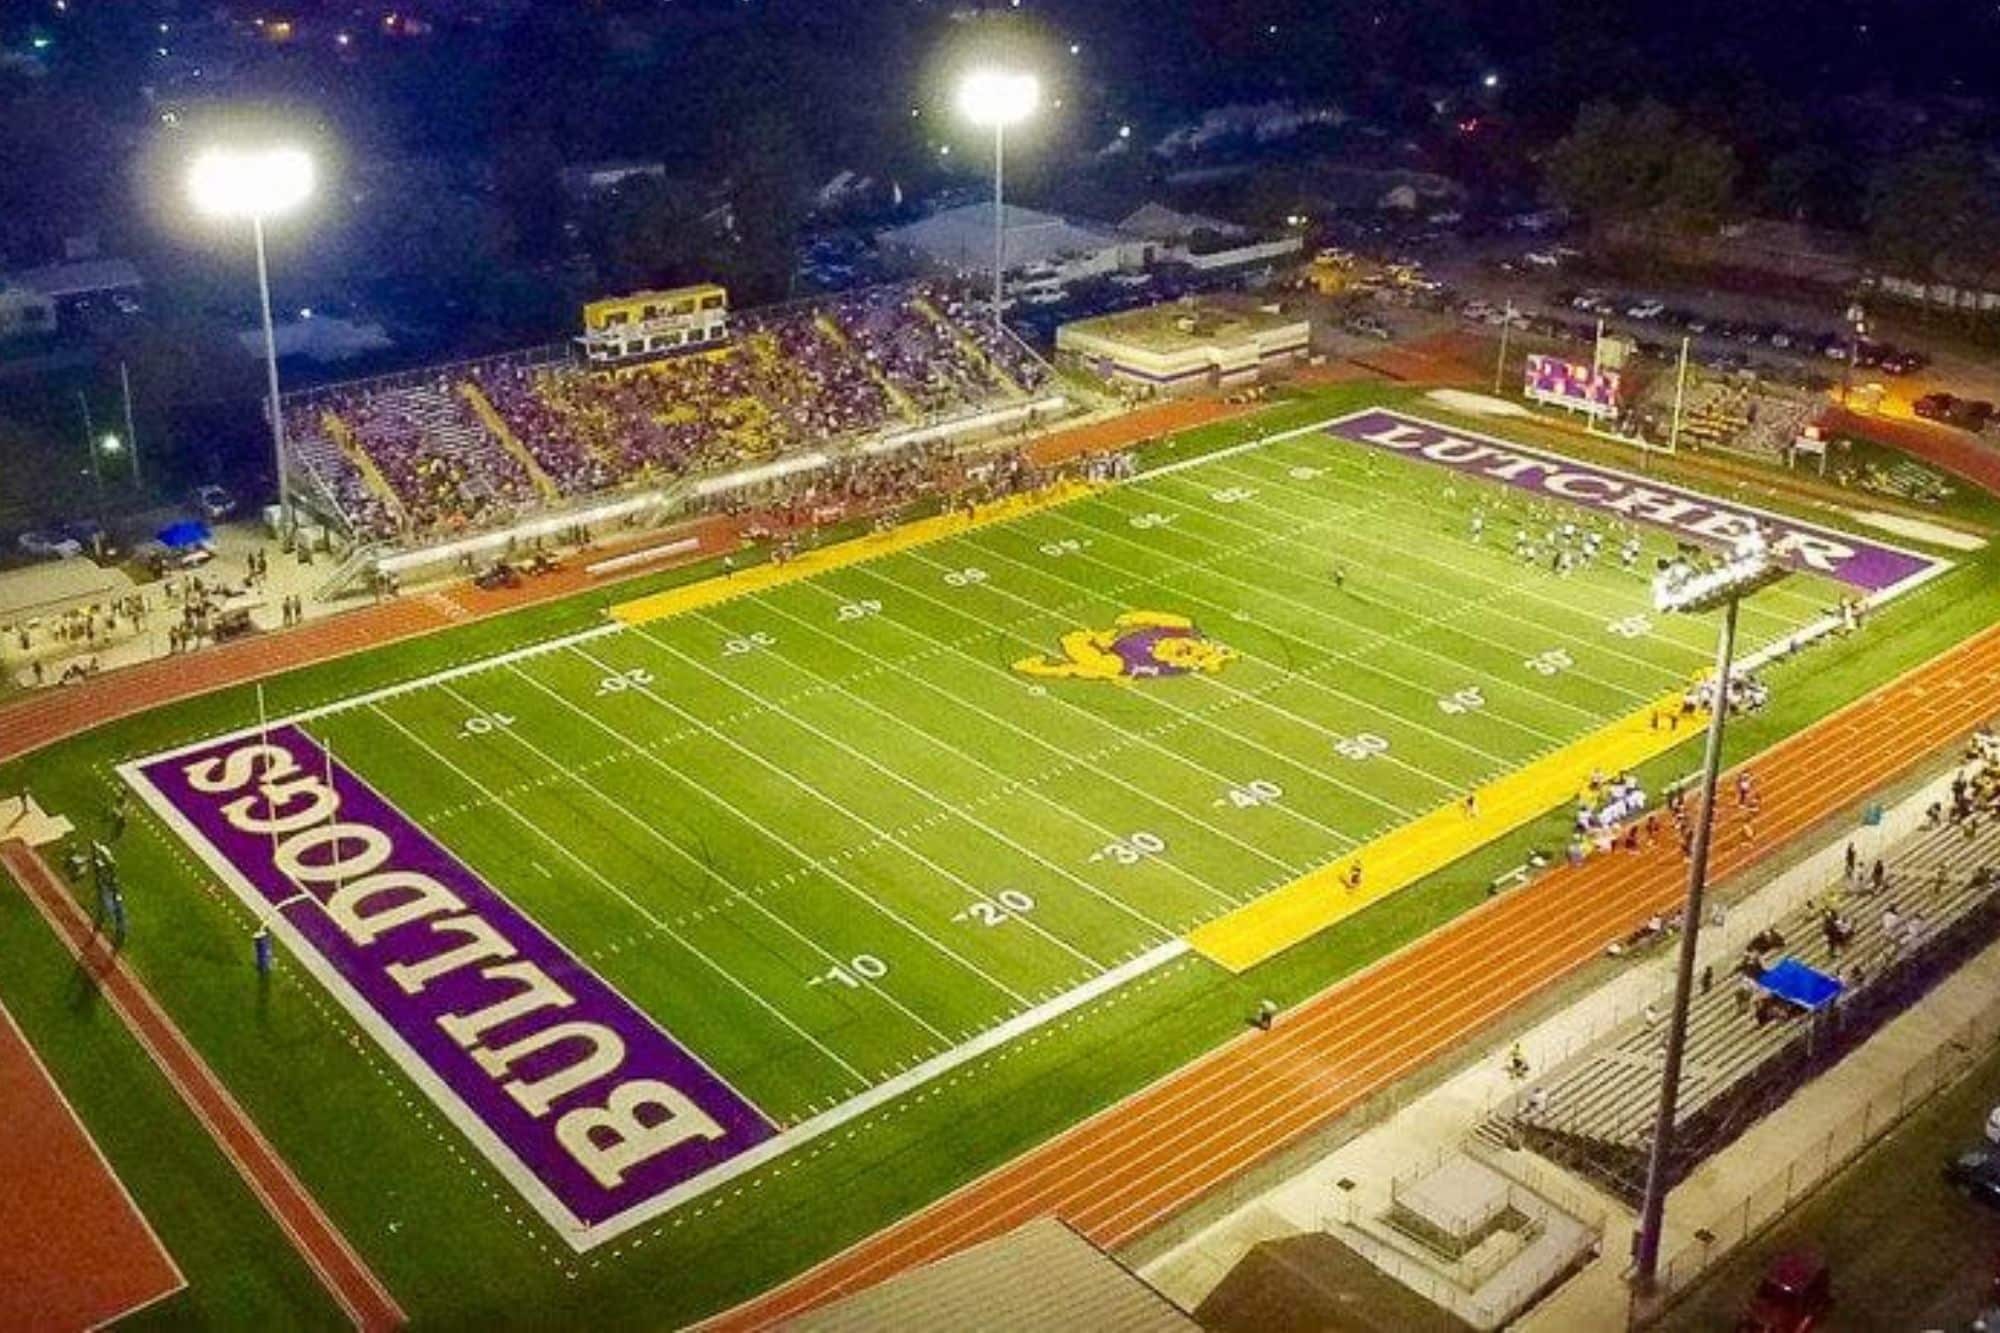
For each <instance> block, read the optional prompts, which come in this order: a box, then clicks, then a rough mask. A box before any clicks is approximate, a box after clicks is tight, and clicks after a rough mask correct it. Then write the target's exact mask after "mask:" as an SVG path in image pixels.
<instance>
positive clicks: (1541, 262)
mask: <svg viewBox="0 0 2000 1333" xmlns="http://www.w3.org/2000/svg"><path fill="white" fill-rule="evenodd" d="M1521 258H1522V259H1523V260H1525V261H1526V262H1528V263H1530V264H1533V265H1534V266H1535V267H1536V268H1561V267H1562V258H1561V256H1559V255H1557V254H1555V253H1554V252H1552V251H1549V250H1530V251H1528V253H1526V254H1524V255H1522V256H1521Z"/></svg>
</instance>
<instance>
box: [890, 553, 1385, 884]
mask: <svg viewBox="0 0 2000 1333" xmlns="http://www.w3.org/2000/svg"><path fill="white" fill-rule="evenodd" d="M904 554H908V556H910V558H914V560H918V562H922V564H928V566H930V568H938V570H948V568H950V566H946V564H938V562H936V560H932V558H928V556H924V554H922V552H916V550H912V552H904ZM854 570H856V572H864V574H868V576H870V578H878V580H884V582H888V584H890V586H894V588H900V590H904V592H908V594H910V596H916V598H920V600H926V602H930V604H932V606H938V608H942V610H948V612H950V614H954V616H958V618H970V616H972V612H970V610H966V608H962V606H952V604H950V602H946V600H940V598H936V596H932V594H930V592H924V590H922V588H918V586H916V584H914V582H900V580H896V578H888V576H886V574H880V572H876V570H870V568H866V566H854ZM970 590H990V592H996V594H1000V596H1006V598H1008V600H1016V602H1024V604H1028V602H1026V598H1022V596H1016V594H1014V592H1008V590H1006V588H996V586H994V584H992V582H982V584H976V588H970ZM1040 614H1048V612H1046V610H1042V612H1040ZM996 632H1000V634H1006V636H1008V638H1012V640H1014V642H1020V644H1024V646H1026V648H1030V650H1034V652H1044V650H1046V648H1048V644H1044V642H1040V640H1036V638H1030V636H1028V634H1022V632H1018V630H1014V628H1000V630H996ZM966 656H970V658H972V660H976V662H980V667H984V669H986V671H1000V669H998V667H994V664H992V662H986V660H982V658H976V656H972V654H970V652H968V654H966ZM1048 699H1054V701H1056V703H1060V705H1064V707H1068V709H1076V711H1078V713H1084V715H1088V717H1092V719H1094V717H1096V715H1094V713H1090V711H1088V709H1082V707H1080V705H1074V703H1070V701H1068V699H1064V697H1062V693H1060V691H1050V693H1048ZM1132 699H1140V701H1144V703H1148V705H1152V707H1156V709H1162V711H1166V713H1172V715H1176V717H1180V719H1186V723H1188V725H1194V727H1204V729H1208V731H1214V733H1216V735H1220V737H1222V739H1224V741H1228V743H1232V745H1242V747H1246V749H1252V751H1258V753H1260V755H1264V757H1266V759H1270V761H1274V763H1278V765H1284V767H1286V769H1296V771H1298V773H1304V775H1306V777H1308V779H1312V781H1314V783H1326V785H1330V787H1342V789H1344V791H1348V793H1350V795H1354V797H1358V799H1362V801H1366V803H1370V805H1380V807H1382V809H1394V807H1390V805H1386V803H1384V801H1380V799H1376V797H1372V795H1368V793H1364V791H1358V789H1352V787H1346V785H1344V783H1340V781H1336V779H1328V777H1324V775H1320V773H1318V771H1314V769H1310V767H1306V765H1304V763H1302V761H1298V759H1288V757H1284V755H1278V753H1276V751H1272V749H1268V747H1264V745H1258V743H1254V741H1248V739H1244V737H1238V735H1236V733H1232V731H1228V729H1224V727H1222V725H1220V723H1216V721H1214V719H1210V717H1206V715H1202V713H1196V711H1192V709H1184V707H1180V705H1176V703H1170V701H1166V699H1160V697H1158V695H1154V693H1146V691H1136V693H1134V695H1132ZM1146 745H1148V747H1150V749H1156V751H1160V753H1162V755H1174V757H1176V759H1178V761H1180V763H1184V765H1188V767H1190V769H1200V771H1202V773H1206V775H1208V777H1212V779H1216V781H1218V783H1220V785H1222V787H1224V789H1228V787H1234V785H1236V781H1242V779H1234V781H1232V779H1228V777H1224V775H1220V773H1216V771H1214V769H1210V767H1208V765H1202V763H1198V761H1194V759H1190V757H1188V755H1180V753H1176V751H1168V749H1166V747H1162V745H1158V743H1152V741H1146ZM1270 809H1274V811H1276V813H1280V815H1286V817H1290V819H1292V821H1296V823H1302V825H1308V827H1312V829H1316V831H1318V833H1320V835H1324V837H1330V839H1332V841H1334V843H1340V845H1346V847H1354V845H1356V839H1352V837H1350V835H1346V833H1342V831H1338V829H1334V827H1332V825H1326V823H1322V821H1318V819H1314V817H1312V815H1306V813H1302V811H1298V809H1292V807H1286V805H1274V807H1270ZM1294 875H1298V871H1294Z"/></svg>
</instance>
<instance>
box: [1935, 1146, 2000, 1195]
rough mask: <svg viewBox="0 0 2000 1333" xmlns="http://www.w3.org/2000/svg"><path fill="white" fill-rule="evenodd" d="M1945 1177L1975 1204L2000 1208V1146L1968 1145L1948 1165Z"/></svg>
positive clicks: (1945, 1167) (1946, 1165)
mask: <svg viewBox="0 0 2000 1333" xmlns="http://www.w3.org/2000/svg"><path fill="white" fill-rule="evenodd" d="M1944 1179H1945V1183H1946V1184H1947V1185H1950V1186H1951V1187H1952V1188H1953V1189H1955V1190H1957V1191H1958V1192H1959V1193H1961V1194H1963V1195H1964V1196H1965V1197H1966V1198H1968V1199H1971V1200H1973V1201H1974V1202H1975V1203H1983V1204H1985V1205H1986V1206H1987V1207H1988V1208H1994V1209H2000V1148H1994V1147H1992V1146H1990V1145H1987V1144H1981V1145H1980V1146H1979V1147H1977V1148H1967V1149H1966V1150H1965V1151H1964V1152H1962V1153H1960V1154H1959V1155H1958V1156H1956V1157H1954V1158H1952V1159H1951V1160H1950V1161H1948V1162H1946V1163H1945V1164H1944Z"/></svg>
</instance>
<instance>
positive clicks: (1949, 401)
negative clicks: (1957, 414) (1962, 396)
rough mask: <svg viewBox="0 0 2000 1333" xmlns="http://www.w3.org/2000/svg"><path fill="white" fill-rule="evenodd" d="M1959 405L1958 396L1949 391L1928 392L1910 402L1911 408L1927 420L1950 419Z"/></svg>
mask: <svg viewBox="0 0 2000 1333" xmlns="http://www.w3.org/2000/svg"><path fill="white" fill-rule="evenodd" d="M1957 407H1958V398H1957V396H1956V395H1953V394H1949V393H1927V394H1925V395H1924V396H1923V397H1921V398H1919V399H1917V401H1916V402H1914V403H1911V404H1910V410H1911V411H1912V412H1915V413H1916V414H1917V415H1918V416H1920V417H1922V418H1923V419H1924V420H1925V421H1949V420H1951V414H1952V412H1953V411H1954V410H1955V409H1956V408H1957Z"/></svg>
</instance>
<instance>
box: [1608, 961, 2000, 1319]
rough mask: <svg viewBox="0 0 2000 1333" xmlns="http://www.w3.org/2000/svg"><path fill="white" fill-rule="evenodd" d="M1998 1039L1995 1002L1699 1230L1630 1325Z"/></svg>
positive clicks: (1654, 1311)
mask: <svg viewBox="0 0 2000 1333" xmlns="http://www.w3.org/2000/svg"><path fill="white" fill-rule="evenodd" d="M1996 1041H2000V1000H1995V1001H1993V1002H1992V1003H1991V1004H1989V1005H1987V1006H1986V1007H1985V1008H1984V1009H1982V1010H1981V1011H1980V1012H1979V1013H1977V1014H1975V1015H1974V1016H1973V1017H1971V1018H1969V1019H1967V1020H1966V1021H1965V1022H1964V1023H1962V1024H1960V1025H1959V1026H1958V1028H1957V1029H1956V1030H1954V1031H1953V1032H1952V1033H1951V1035H1950V1036H1949V1037H1947V1038H1946V1039H1945V1040H1944V1041H1943V1042H1941V1043H1940V1044H1939V1045H1938V1046H1937V1047H1936V1049H1934V1050H1932V1051H1931V1052H1929V1053H1928V1054H1926V1055H1925V1056H1923V1057H1922V1058H1921V1059H1919V1060H1917V1061H1916V1062H1915V1063H1913V1064H1912V1065H1911V1066H1910V1067H1909V1068H1907V1069H1905V1070H1904V1071H1903V1075H1902V1077H1901V1078H1899V1079H1898V1080H1897V1081H1896V1082H1895V1084H1894V1085H1892V1086H1890V1087H1887V1088H1884V1089H1883V1090H1882V1091H1880V1092H1879V1093H1877V1094H1876V1095H1875V1096H1873V1097H1871V1098H1869V1100H1868V1101H1867V1102H1866V1103H1864V1104H1863V1105H1862V1106H1861V1107H1860V1108H1859V1109H1858V1110H1856V1111H1855V1112H1854V1113H1853V1114H1852V1115H1849V1116H1846V1117H1845V1118H1843V1119H1842V1120H1841V1121H1840V1122H1839V1123H1838V1124H1837V1125H1836V1126H1835V1127H1834V1128H1833V1129H1831V1130H1829V1131H1827V1133H1826V1134H1825V1135H1824V1136H1822V1137H1821V1138H1820V1139H1818V1140H1817V1141H1815V1142H1813V1143H1811V1144H1809V1145H1807V1147H1805V1148H1804V1149H1803V1150H1802V1151H1801V1152H1800V1153H1799V1154H1798V1155H1797V1156H1795V1157H1794V1158H1792V1160H1791V1161H1789V1162H1787V1163H1786V1164H1785V1165H1784V1166H1783V1167H1781V1168H1779V1169H1778V1170H1776V1171H1773V1172H1772V1173H1771V1174H1770V1175H1769V1176H1767V1177H1766V1178H1765V1179H1763V1180H1762V1181H1760V1182H1758V1183H1757V1184H1756V1185H1755V1186H1753V1187H1752V1188H1751V1189H1750V1190H1749V1191H1747V1192H1746V1193H1745V1194H1744V1195H1743V1197H1742V1199H1741V1200H1740V1201H1738V1202H1737V1203H1736V1204H1735V1205H1734V1206H1732V1207H1731V1208H1729V1209H1728V1210H1726V1211H1725V1212H1723V1213H1721V1214H1720V1215H1718V1216H1716V1217H1714V1218H1712V1219H1711V1220H1710V1221H1709V1222H1708V1223H1707V1224H1706V1225H1704V1226H1702V1227H1700V1228H1699V1229H1697V1230H1696V1231H1695V1233H1694V1235H1695V1239H1694V1240H1693V1241H1691V1242H1689V1244H1688V1245H1687V1246H1685V1247H1684V1248H1683V1249H1681V1250H1680V1252H1679V1253H1677V1254H1675V1255H1674V1256H1673V1258H1672V1259H1670V1260H1669V1261H1668V1262H1667V1263H1666V1264H1665V1265H1663V1266H1662V1268H1661V1272H1660V1280H1659V1287H1658V1290H1657V1291H1656V1292H1655V1293H1654V1294H1653V1295H1652V1296H1650V1297H1647V1298H1645V1299H1643V1300H1641V1299H1637V1298H1635V1300H1634V1303H1633V1307H1632V1319H1631V1324H1632V1327H1634V1328H1646V1327H1649V1326H1650V1325H1651V1324H1652V1323H1653V1322H1655V1321H1656V1320H1657V1319H1658V1318H1659V1317H1660V1315H1661V1314H1663V1313H1664V1312H1665V1310H1666V1309H1667V1307H1668V1306H1670V1305H1672V1303H1673V1302H1674V1300H1675V1298H1676V1297H1678V1296H1679V1295H1680V1294H1681V1293H1683V1292H1685V1291H1686V1290H1687V1289H1688V1288H1689V1287H1690V1286H1692V1285H1693V1284H1694V1283H1695V1282H1696V1281H1697V1280H1698V1279H1699V1278H1700V1277H1701V1276H1702V1274H1704V1273H1706V1272H1707V1271H1708V1270H1709V1269H1710V1268H1712V1267H1714V1266H1715V1265H1716V1264H1717V1263H1720V1262H1721V1261H1722V1260H1723V1259H1725V1258H1727V1257H1728V1256H1729V1255H1730V1254H1731V1253H1733V1252H1734V1251H1735V1250H1736V1249H1737V1247H1739V1246H1741V1245H1743V1244H1745V1243H1746V1242H1748V1241H1750V1240H1753V1239H1755V1238H1756V1237H1757V1236H1758V1235H1759V1234H1761V1233H1762V1232H1763V1231H1764V1230H1765V1229H1766V1228H1768V1227H1769V1226H1771V1225H1772V1224H1773V1223H1774V1222H1776V1221H1777V1220H1778V1219H1779V1218H1781V1217H1783V1216H1784V1215H1785V1214H1786V1213H1787V1212H1789V1211H1790V1210H1791V1208H1792V1207H1793V1205H1795V1204H1797V1203H1799V1202H1801V1201H1802V1200H1803V1199H1804V1198H1805V1196H1806V1195H1808V1194H1810V1193H1811V1192H1812V1191H1813V1190H1814V1189H1816V1188H1818V1187H1819V1185H1820V1184H1821V1183H1823V1182H1824V1181H1826V1180H1827V1179H1828V1178H1829V1177H1831V1176H1832V1175H1834V1174H1835V1173H1836V1172H1838V1171H1839V1170H1840V1169H1841V1168H1842V1167H1844V1166H1846V1165H1847V1164H1848V1163H1849V1162H1851V1161H1853V1160H1854V1159H1855V1158H1856V1157H1858V1156H1859V1155H1860V1154H1861V1152H1862V1151H1863V1150H1864V1149H1866V1148H1867V1147H1868V1146H1869V1145H1870V1144H1872V1143H1874V1142H1875V1141H1876V1140H1877V1139H1879V1138H1881V1137H1882V1136H1883V1135H1884V1134H1887V1133H1888V1132H1889V1131H1890V1130H1891V1129H1894V1128H1895V1127H1896V1126H1897V1125H1899V1124H1901V1123H1902V1122H1903V1120H1904V1119H1905V1118H1906V1117H1908V1116H1909V1114H1910V1113H1911V1112H1912V1111H1915V1110H1916V1109H1917V1108H1919V1107H1921V1106H1922V1105H1923V1104H1924V1103H1925V1102H1927V1101H1929V1100H1930V1099H1931V1098H1932V1097H1933V1096H1935V1095H1936V1094H1937V1093H1939V1092H1941V1091H1942V1090H1944V1089H1945V1088H1947V1087H1949V1086H1950V1085H1951V1084H1952V1083H1954V1082H1956V1081H1957V1079H1958V1078H1959V1077H1960V1076H1961V1075H1962V1074H1964V1073H1965V1072H1966V1070H1967V1069H1969V1068H1970V1067H1971V1066H1972V1065H1973V1064H1974V1063H1975V1062H1977V1061H1978V1060H1979V1059H1980V1058H1981V1057H1982V1056H1983V1055H1984V1054H1985V1053H1986V1052H1988V1051H1990V1050H1991V1049H1992V1048H1993V1045H1994V1043H1995V1042H1996Z"/></svg>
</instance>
